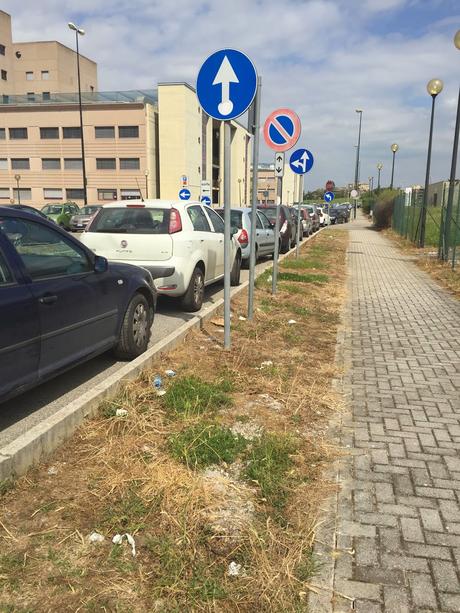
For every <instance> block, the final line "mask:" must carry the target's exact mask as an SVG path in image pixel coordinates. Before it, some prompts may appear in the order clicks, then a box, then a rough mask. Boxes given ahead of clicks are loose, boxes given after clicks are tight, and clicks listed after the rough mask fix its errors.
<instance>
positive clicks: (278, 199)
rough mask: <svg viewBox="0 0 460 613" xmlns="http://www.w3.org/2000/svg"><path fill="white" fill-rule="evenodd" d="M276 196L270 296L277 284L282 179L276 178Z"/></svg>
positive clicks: (274, 291) (274, 292)
mask: <svg viewBox="0 0 460 613" xmlns="http://www.w3.org/2000/svg"><path fill="white" fill-rule="evenodd" d="M277 188H278V189H277V195H276V221H275V253H274V254H273V274H272V294H276V285H277V283H278V257H279V242H280V204H281V198H282V195H283V177H278V186H277Z"/></svg>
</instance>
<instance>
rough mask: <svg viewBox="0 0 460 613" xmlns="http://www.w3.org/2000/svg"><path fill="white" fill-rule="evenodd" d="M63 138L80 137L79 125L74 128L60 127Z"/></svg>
mask: <svg viewBox="0 0 460 613" xmlns="http://www.w3.org/2000/svg"><path fill="white" fill-rule="evenodd" d="M62 136H63V138H81V130H80V126H78V127H75V128H62Z"/></svg>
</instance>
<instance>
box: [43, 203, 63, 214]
mask: <svg viewBox="0 0 460 613" xmlns="http://www.w3.org/2000/svg"><path fill="white" fill-rule="evenodd" d="M42 213H45V215H60V214H61V213H62V205H61V204H48V205H47V206H45V207H44V208H43V209H42Z"/></svg>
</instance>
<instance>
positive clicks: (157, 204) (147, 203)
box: [102, 198, 201, 209]
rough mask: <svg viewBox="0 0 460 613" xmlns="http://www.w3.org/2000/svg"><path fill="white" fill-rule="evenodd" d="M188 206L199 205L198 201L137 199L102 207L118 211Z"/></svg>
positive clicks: (120, 201) (108, 203)
mask: <svg viewBox="0 0 460 613" xmlns="http://www.w3.org/2000/svg"><path fill="white" fill-rule="evenodd" d="M189 204H201V202H198V200H161V199H159V198H155V199H145V200H142V199H140V198H137V199H136V200H117V201H114V202H107V203H106V204H104V206H103V207H102V208H103V209H119V208H129V207H130V206H133V205H138V206H143V207H144V208H146V209H169V208H173V207H174V208H181V207H182V208H184V207H186V206H188V205H189Z"/></svg>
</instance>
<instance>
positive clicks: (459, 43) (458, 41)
mask: <svg viewBox="0 0 460 613" xmlns="http://www.w3.org/2000/svg"><path fill="white" fill-rule="evenodd" d="M454 45H455V46H456V47H457V49H460V30H457V32H456V34H455V36H454Z"/></svg>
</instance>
